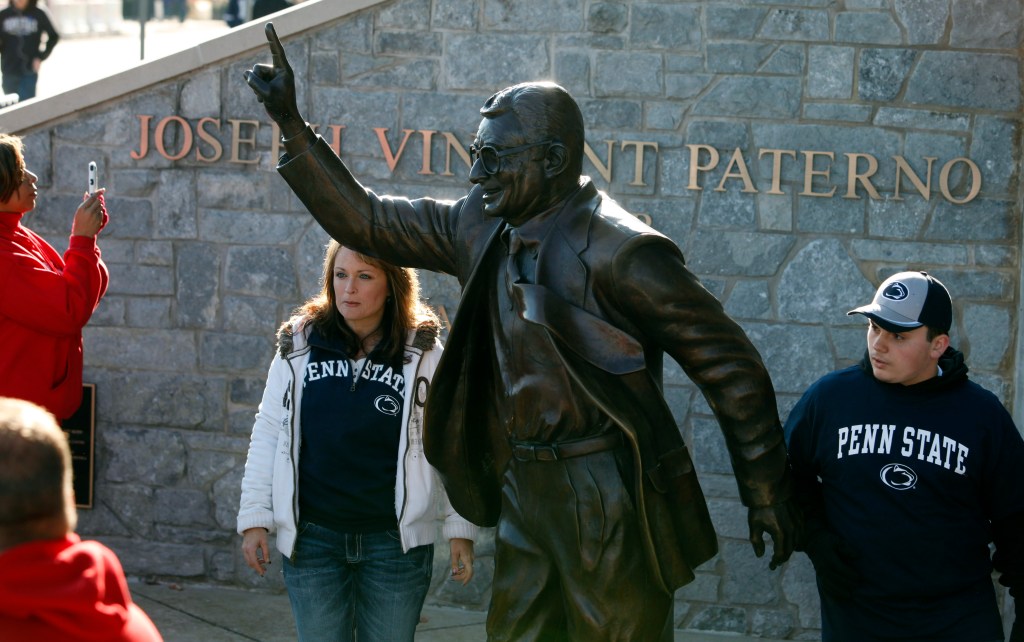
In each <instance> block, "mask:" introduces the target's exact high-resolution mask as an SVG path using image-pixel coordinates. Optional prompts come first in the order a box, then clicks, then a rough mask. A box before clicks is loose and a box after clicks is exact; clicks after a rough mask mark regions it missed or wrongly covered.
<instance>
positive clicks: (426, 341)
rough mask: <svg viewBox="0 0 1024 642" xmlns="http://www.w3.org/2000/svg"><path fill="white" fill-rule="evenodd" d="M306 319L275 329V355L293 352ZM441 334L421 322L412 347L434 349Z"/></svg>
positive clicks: (435, 326) (294, 319)
mask: <svg viewBox="0 0 1024 642" xmlns="http://www.w3.org/2000/svg"><path fill="white" fill-rule="evenodd" d="M307 321H308V318H307V317H292V318H291V319H288V320H287V321H285V322H284V323H282V324H281V327H280V328H278V329H277V353H278V354H280V355H281V357H282V358H283V357H286V356H288V354H289V353H290V352H292V351H293V350H295V334H296V333H298V332H302V331H303V329H304V328H305V327H306V322H307ZM440 333H441V326H439V325H438V324H437V322H435V321H430V320H428V321H423V322H422V323H420V325H419V326H418V327H417V328H416V336H415V337H413V340H412V347H414V348H417V349H419V350H423V351H424V352H426V351H427V350H431V349H433V347H434V341H435V340H436V339H437V337H438V335H439V334H440Z"/></svg>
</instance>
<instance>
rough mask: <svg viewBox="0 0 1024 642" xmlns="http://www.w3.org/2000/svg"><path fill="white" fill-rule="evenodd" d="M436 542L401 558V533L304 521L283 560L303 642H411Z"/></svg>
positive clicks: (289, 593) (429, 574)
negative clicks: (360, 530)
mask: <svg viewBox="0 0 1024 642" xmlns="http://www.w3.org/2000/svg"><path fill="white" fill-rule="evenodd" d="M433 559H434V545H433V544H428V545H426V546H418V547H416V548H413V549H410V550H409V552H408V553H402V542H401V541H400V540H399V535H398V531H384V532H382V533H362V534H358V533H356V534H347V533H339V532H337V531H333V530H331V529H329V528H324V527H323V526H318V525H316V524H313V523H311V522H300V523H299V535H298V539H297V540H296V542H295V550H294V551H293V553H292V559H288V558H285V560H284V583H285V586H286V587H287V588H288V599H289V600H290V601H291V605H292V613H294V614H295V627H296V629H297V630H298V633H299V642H328V641H330V640H336V641H337V642H352V640H354V639H355V633H356V631H358V632H359V642H402V641H404V640H408V641H409V642H412V639H413V635H414V634H415V632H416V625H417V624H418V623H419V621H420V610H421V609H422V608H423V601H424V600H425V599H426V597H427V590H428V589H429V588H430V577H431V574H432V572H433Z"/></svg>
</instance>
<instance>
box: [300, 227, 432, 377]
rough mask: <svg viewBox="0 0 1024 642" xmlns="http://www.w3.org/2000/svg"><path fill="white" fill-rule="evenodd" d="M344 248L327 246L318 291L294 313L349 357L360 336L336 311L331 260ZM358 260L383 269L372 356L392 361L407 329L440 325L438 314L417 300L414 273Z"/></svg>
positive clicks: (417, 282) (367, 259) (366, 259)
mask: <svg viewBox="0 0 1024 642" xmlns="http://www.w3.org/2000/svg"><path fill="white" fill-rule="evenodd" d="M343 247H344V246H343V245H341V244H340V243H338V242H337V241H335V240H333V239H332V240H331V242H330V243H328V245H327V251H326V253H325V254H324V263H323V272H322V276H321V287H320V292H318V293H317V294H316V295H315V296H313V297H311V298H310V299H309V300H308V301H306V302H305V303H303V304H302V305H301V306H299V308H298V309H297V310H296V311H295V312H296V314H297V315H301V316H306V317H309V319H310V322H311V323H312V324H313V325H314V326H315V327H316V329H317V330H319V331H320V333H321V334H323V335H324V336H325V337H331V338H340V339H341V341H342V343H343V344H344V346H345V350H346V351H347V352H348V353H349V354H350V355H353V356H354V355H355V354H357V353H358V352H359V349H360V345H359V337H358V336H356V333H355V332H353V331H352V329H351V328H349V327H348V323H346V321H345V318H344V317H343V316H341V312H339V311H338V302H337V299H336V298H335V295H334V260H335V259H336V258H337V256H338V252H340V251H341V249H342V248H343ZM356 254H357V255H358V256H359V258H360V259H361V260H362V261H364V262H365V263H368V264H370V265H372V266H374V267H376V268H379V269H380V270H382V271H383V272H384V274H385V276H386V277H387V281H388V298H387V301H386V302H385V304H384V318H383V319H382V320H381V327H382V328H383V331H384V336H383V337H382V338H381V341H380V343H378V344H377V347H376V348H375V349H374V353H376V354H377V355H380V356H382V357H383V358H384V359H386V360H388V361H390V362H395V361H398V360H399V359H401V358H402V357H403V356H404V354H405V342H406V338H407V336H406V335H407V333H408V332H409V330H412V329H415V328H418V327H420V326H421V325H423V324H434V325H439V322H438V319H437V315H436V314H435V313H434V311H433V310H431V309H430V307H429V306H427V304H426V303H425V302H424V301H423V299H422V298H421V297H420V279H419V275H418V274H417V273H416V270H414V269H412V268H404V267H398V266H396V265H392V264H390V263H387V262H385V261H381V260H380V259H376V258H373V257H372V256H366V255H365V254H362V253H360V252H356Z"/></svg>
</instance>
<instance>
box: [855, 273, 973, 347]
mask: <svg viewBox="0 0 1024 642" xmlns="http://www.w3.org/2000/svg"><path fill="white" fill-rule="evenodd" d="M847 314H863V315H864V316H866V317H868V318H869V319H871V320H872V321H874V322H875V323H877V324H878V325H880V326H882V328H883V329H885V330H888V331H889V332H906V331H907V330H913V329H914V328H920V327H921V326H923V325H926V326H928V327H929V328H934V329H936V330H938V331H940V332H942V333H945V334H948V333H949V328H950V327H951V326H952V325H953V301H952V300H951V299H950V298H949V292H948V291H947V290H946V286H944V285H942V283H941V282H940V281H939V280H938V279H936V278H935V277H934V276H931V275H930V274H928V273H927V272H900V273H898V274H893V275H892V276H890V277H889V278H888V279H886V280H885V281H883V282H882V285H880V286H878V291H877V292H875V298H874V299H873V300H872V301H871V303H869V304H868V305H862V306H860V307H859V308H856V309H854V310H850V311H849V312H847Z"/></svg>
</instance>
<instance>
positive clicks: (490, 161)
mask: <svg viewBox="0 0 1024 642" xmlns="http://www.w3.org/2000/svg"><path fill="white" fill-rule="evenodd" d="M552 142H554V141H550V140H542V141H540V142H539V143H530V144H529V145H520V146H519V147H510V148H509V149H503V150H501V151H498V149H497V148H496V147H494V146H493V145H482V146H480V147H477V146H476V145H470V146H469V153H470V155H471V156H472V157H473V160H474V161H480V166H481V167H483V169H484V171H485V172H487V173H488V174H491V175H493V174H497V173H498V170H500V169H501V159H502V158H504V157H505V156H511V155H512V154H518V153H519V152H525V151H526V150H528V149H531V148H533V147H540V146H541V145H550V144H551V143H552Z"/></svg>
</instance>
